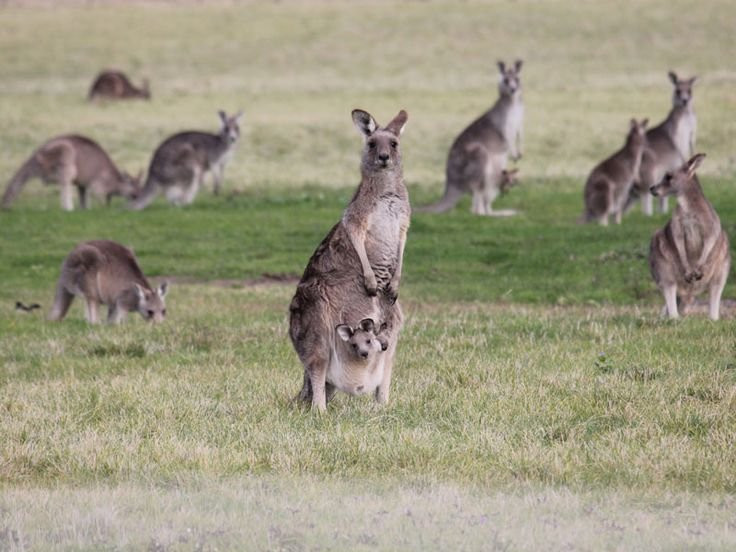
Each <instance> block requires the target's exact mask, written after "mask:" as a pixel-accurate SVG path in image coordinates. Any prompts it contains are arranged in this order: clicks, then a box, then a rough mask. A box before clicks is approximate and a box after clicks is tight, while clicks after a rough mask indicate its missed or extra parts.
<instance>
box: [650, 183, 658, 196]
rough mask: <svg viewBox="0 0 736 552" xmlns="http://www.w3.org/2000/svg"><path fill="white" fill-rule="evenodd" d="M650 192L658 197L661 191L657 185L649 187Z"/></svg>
mask: <svg viewBox="0 0 736 552" xmlns="http://www.w3.org/2000/svg"><path fill="white" fill-rule="evenodd" d="M649 193H650V194H652V195H653V196H654V197H657V196H658V195H659V193H657V186H652V187H651V188H649Z"/></svg>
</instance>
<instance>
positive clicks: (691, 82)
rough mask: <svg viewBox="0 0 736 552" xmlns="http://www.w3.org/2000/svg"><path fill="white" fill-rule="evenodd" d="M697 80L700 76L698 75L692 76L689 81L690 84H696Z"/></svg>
mask: <svg viewBox="0 0 736 552" xmlns="http://www.w3.org/2000/svg"><path fill="white" fill-rule="evenodd" d="M696 80H698V77H697V76H695V77H690V79H689V80H688V81H687V82H689V83H690V86H692V85H693V84H695V81H696Z"/></svg>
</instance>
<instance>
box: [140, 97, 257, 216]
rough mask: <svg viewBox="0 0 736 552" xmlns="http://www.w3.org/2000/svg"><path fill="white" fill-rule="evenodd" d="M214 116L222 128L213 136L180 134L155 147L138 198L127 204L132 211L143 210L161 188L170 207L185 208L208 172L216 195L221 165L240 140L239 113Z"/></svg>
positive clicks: (228, 157) (222, 171) (222, 112)
mask: <svg viewBox="0 0 736 552" xmlns="http://www.w3.org/2000/svg"><path fill="white" fill-rule="evenodd" d="M218 114H219V116H220V121H221V123H222V126H221V127H220V132H218V133H217V134H211V133H209V132H200V131H187V132H180V133H178V134H174V135H173V136H170V137H169V138H167V139H166V140H164V141H163V142H162V143H161V145H159V146H158V148H156V151H155V152H154V154H153V159H152V160H151V164H150V166H149V167H148V177H147V178H146V185H145V186H144V187H143V191H142V192H141V195H140V197H139V198H138V199H137V200H136V201H133V202H132V203H131V205H130V206H131V208H132V209H136V210H138V209H144V208H146V207H147V206H148V205H149V204H150V203H151V202H152V201H153V200H154V199H155V198H156V195H158V192H159V190H161V189H163V190H164V191H165V194H166V198H167V199H168V200H169V202H171V203H173V204H174V205H188V204H190V203H191V202H192V201H194V198H195V197H197V192H199V188H200V186H201V185H202V183H203V180H204V177H205V175H206V174H207V173H208V172H211V173H212V175H213V177H214V192H215V194H219V193H220V186H221V184H222V178H223V175H224V174H225V165H226V164H227V162H228V161H229V160H230V157H231V156H232V154H233V151H234V146H235V144H236V143H237V141H238V138H239V137H240V126H239V125H238V120H239V119H240V117H242V115H243V114H242V113H241V112H238V113H237V114H235V115H233V116H232V117H228V116H227V115H226V114H225V112H224V111H219V112H218Z"/></svg>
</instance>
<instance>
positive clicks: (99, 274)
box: [49, 240, 168, 324]
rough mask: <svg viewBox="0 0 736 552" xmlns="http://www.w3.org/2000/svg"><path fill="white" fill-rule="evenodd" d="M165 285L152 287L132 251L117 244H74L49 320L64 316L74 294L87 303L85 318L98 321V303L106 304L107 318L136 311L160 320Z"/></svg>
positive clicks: (112, 319)
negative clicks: (81, 297)
mask: <svg viewBox="0 0 736 552" xmlns="http://www.w3.org/2000/svg"><path fill="white" fill-rule="evenodd" d="M167 290H168V284H167V283H166V282H164V283H163V284H161V286H160V287H159V288H158V289H155V290H154V289H153V288H152V287H151V284H150V283H148V280H147V279H146V277H145V276H144V275H143V272H142V271H141V269H140V267H139V266H138V261H137V260H136V258H135V255H134V254H133V252H132V251H131V250H130V249H128V248H127V247H125V246H123V245H120V244H119V243H116V242H113V241H107V240H93V241H88V242H83V243H80V244H79V245H77V246H76V247H75V248H74V249H73V250H72V252H71V253H69V255H68V256H67V258H66V259H65V260H64V263H63V264H62V265H61V276H60V277H59V282H58V283H57V285H56V296H55V297H54V306H53V307H52V309H51V314H50V315H49V319H50V320H62V319H63V318H64V316H66V313H67V311H68V310H69V306H70V305H71V304H72V301H73V300H74V296H75V295H81V296H83V297H84V300H85V302H86V317H87V321H88V322H90V323H91V324H96V323H97V321H98V315H97V310H98V308H99V305H100V304H104V305H107V307H108V311H107V321H108V322H110V323H118V322H120V321H122V319H123V318H124V317H125V315H126V314H127V313H129V312H135V311H137V312H138V313H139V314H140V315H141V316H142V317H143V318H144V319H145V320H150V321H152V322H162V321H163V320H164V318H165V316H166V305H165V304H164V297H166V292H167Z"/></svg>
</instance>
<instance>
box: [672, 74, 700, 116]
mask: <svg viewBox="0 0 736 552" xmlns="http://www.w3.org/2000/svg"><path fill="white" fill-rule="evenodd" d="M667 74H668V76H669V77H670V81H671V82H672V85H673V86H674V87H675V89H674V90H673V92H672V105H674V106H675V107H686V106H687V105H688V104H689V103H690V101H691V100H692V99H693V84H695V79H697V77H691V78H689V79H680V78H678V77H677V73H675V72H674V71H670V72H669V73H667Z"/></svg>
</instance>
